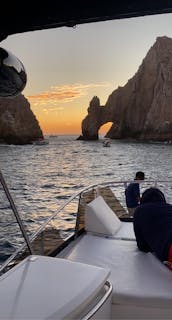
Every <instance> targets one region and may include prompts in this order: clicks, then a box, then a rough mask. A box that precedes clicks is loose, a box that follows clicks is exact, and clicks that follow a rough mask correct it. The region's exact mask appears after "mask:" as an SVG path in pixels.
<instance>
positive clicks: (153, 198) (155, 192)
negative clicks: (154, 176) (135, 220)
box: [140, 188, 166, 204]
mask: <svg viewBox="0 0 172 320" xmlns="http://www.w3.org/2000/svg"><path fill="white" fill-rule="evenodd" d="M148 202H166V200H165V196H164V194H163V192H162V191H161V190H159V189H158V188H148V189H146V190H145V191H144V192H143V194H142V197H141V200H140V204H144V203H148Z"/></svg>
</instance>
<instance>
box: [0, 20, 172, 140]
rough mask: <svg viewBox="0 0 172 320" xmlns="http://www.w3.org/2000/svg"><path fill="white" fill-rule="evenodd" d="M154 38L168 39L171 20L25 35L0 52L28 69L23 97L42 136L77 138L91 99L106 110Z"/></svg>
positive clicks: (12, 38)
mask: <svg viewBox="0 0 172 320" xmlns="http://www.w3.org/2000/svg"><path fill="white" fill-rule="evenodd" d="M158 36H168V37H172V14H166V15H164V14H163V15H155V16H147V17H139V18H131V19H123V20H114V21H106V22H96V23H90V24H83V25H78V26H76V28H67V27H63V28H57V29H49V30H42V31H34V32H27V33H23V34H17V35H13V36H9V37H8V38H7V39H6V40H4V41H2V42H1V47H3V48H5V49H7V50H9V51H11V52H13V54H15V55H16V56H17V57H18V58H19V59H20V60H21V61H22V62H23V64H24V66H25V68H26V72H27V75H28V82H27V85H26V88H25V89H24V91H23V94H24V95H25V97H26V98H27V99H28V100H29V102H30V105H31V109H32V111H33V112H34V114H35V115H36V117H37V119H38V121H39V124H40V126H41V128H42V130H43V132H44V134H80V133H81V121H82V120H83V119H84V117H85V116H86V115H87V108H88V106H89V102H90V100H91V99H92V97H93V96H95V95H96V96H98V97H99V99H100V103H101V105H104V104H105V103H106V100H107V98H108V96H109V94H111V93H112V91H113V90H115V89H116V88H117V87H118V86H123V85H125V84H126V82H127V81H128V80H129V79H130V78H131V77H132V76H133V75H134V74H135V73H136V72H137V69H138V67H139V66H140V64H141V63H142V60H143V58H144V57H145V55H146V54H147V52H148V50H149V49H150V47H151V46H152V45H153V44H154V42H155V41H156V38H157V37H158ZM101 131H103V132H106V131H107V126H106V128H104V127H102V129H101Z"/></svg>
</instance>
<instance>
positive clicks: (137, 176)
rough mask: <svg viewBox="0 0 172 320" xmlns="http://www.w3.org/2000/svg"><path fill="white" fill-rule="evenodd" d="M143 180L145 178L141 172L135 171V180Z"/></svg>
mask: <svg viewBox="0 0 172 320" xmlns="http://www.w3.org/2000/svg"><path fill="white" fill-rule="evenodd" d="M144 178H145V174H144V172H142V171H137V172H136V176H135V179H139V180H144Z"/></svg>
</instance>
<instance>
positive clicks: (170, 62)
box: [78, 36, 172, 141]
mask: <svg viewBox="0 0 172 320" xmlns="http://www.w3.org/2000/svg"><path fill="white" fill-rule="evenodd" d="M107 122H112V123H113V124H112V126H111V128H110V130H109V131H108V132H107V134H106V137H108V138H111V139H136V140H140V141H148V140H153V141H172V39H171V38H168V37H166V36H164V37H158V38H157V39H156V42H155V43H154V45H153V46H152V47H151V48H150V50H149V51H148V53H147V55H146V57H145V58H144V59H143V62H142V64H141V65H140V67H139V69H138V71H137V72H136V74H135V75H134V76H133V77H132V78H131V79H130V80H129V81H128V82H127V83H126V85H125V86H124V87H118V89H116V90H114V91H113V92H112V94H111V95H110V96H109V97H108V99H107V102H106V104H105V105H104V106H101V105H100V100H99V98H98V97H93V99H92V100H91V102H90V104H89V107H88V115H87V116H86V117H85V119H84V120H83V121H82V135H81V136H80V137H79V138H78V139H79V140H80V139H81V140H97V139H98V132H99V129H100V127H101V126H102V125H104V124H105V123H107Z"/></svg>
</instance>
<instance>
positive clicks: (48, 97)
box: [27, 82, 111, 111]
mask: <svg viewBox="0 0 172 320" xmlns="http://www.w3.org/2000/svg"><path fill="white" fill-rule="evenodd" d="M110 86H111V84H110V83H107V82H106V83H89V84H80V83H76V84H73V85H61V86H52V87H51V88H50V90H49V91H45V92H42V93H39V94H35V95H31V96H27V98H28V100H29V101H30V102H31V103H32V105H34V106H42V107H44V106H47V105H50V104H51V106H52V107H56V111H57V105H58V103H59V102H60V103H66V102H71V101H73V100H75V99H79V98H80V97H83V96H86V95H87V94H88V91H89V90H90V89H93V88H100V87H102V88H107V87H110Z"/></svg>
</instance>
